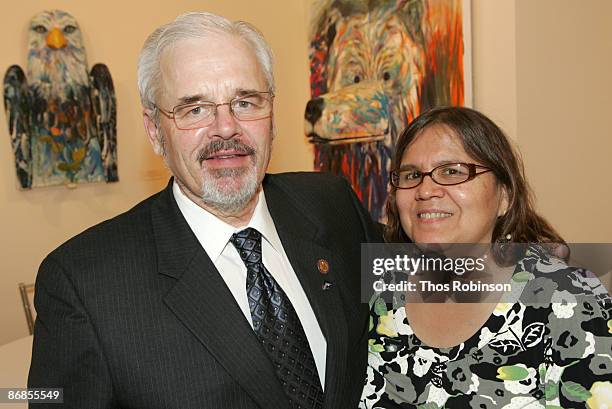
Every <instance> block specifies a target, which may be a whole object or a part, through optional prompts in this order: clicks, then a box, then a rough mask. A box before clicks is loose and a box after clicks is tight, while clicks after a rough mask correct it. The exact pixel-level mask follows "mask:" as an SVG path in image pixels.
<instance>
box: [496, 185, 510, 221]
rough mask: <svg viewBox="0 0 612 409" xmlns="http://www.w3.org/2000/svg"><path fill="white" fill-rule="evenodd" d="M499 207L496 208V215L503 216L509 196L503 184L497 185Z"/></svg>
mask: <svg viewBox="0 0 612 409" xmlns="http://www.w3.org/2000/svg"><path fill="white" fill-rule="evenodd" d="M499 195H500V197H499V207H498V209H497V217H501V216H505V215H506V213H507V212H508V208H509V207H510V198H509V195H508V189H506V187H505V186H501V185H500V186H499Z"/></svg>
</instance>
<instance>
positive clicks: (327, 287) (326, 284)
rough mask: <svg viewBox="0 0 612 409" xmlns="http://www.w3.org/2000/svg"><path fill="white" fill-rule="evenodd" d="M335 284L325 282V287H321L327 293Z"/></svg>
mask: <svg viewBox="0 0 612 409" xmlns="http://www.w3.org/2000/svg"><path fill="white" fill-rule="evenodd" d="M332 286H333V284H332V283H330V282H329V281H324V282H323V285H322V286H321V288H322V289H323V291H327V290H329V289H330V288H332Z"/></svg>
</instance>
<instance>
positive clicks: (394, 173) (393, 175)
mask: <svg viewBox="0 0 612 409" xmlns="http://www.w3.org/2000/svg"><path fill="white" fill-rule="evenodd" d="M452 165H464V166H467V168H468V170H469V174H468V178H467V179H466V180H464V181H462V182H458V183H439V182H438V181H436V179H434V177H433V173H434V172H435V171H436V169H440V168H442V167H445V166H452ZM476 168H483V169H486V170H485V171H484V172H480V173H477V172H476ZM405 170H408V169H402V168H399V169H394V170H392V171H391V175H390V176H391V177H390V178H389V183H391V186H393V188H395V189H402V190H407V189H414V188H416V187H419V186H420V185H421V184H422V183H423V180H425V176H429V177H430V178H431V180H432V182H434V183H435V184H437V185H440V186H456V185H460V184H462V183H466V182H469V181H470V180H472V179H474V178H475V177H476V176H480V175H483V174H485V173H487V172H492V171H493V169H491V168H489V167H487V166H483V165H478V164H476V163H465V162H450V163H444V164H442V165H439V166H436V167H435V168H433V169H432V170H430V171H429V172H421V171H420V170H417V171H418V172H420V173H421V180H420V181H419V183H417V184H416V185H414V186H411V187H399V186H396V184H395V183H394V179H399V172H402V171H405Z"/></svg>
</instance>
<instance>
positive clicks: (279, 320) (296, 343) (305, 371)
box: [230, 228, 323, 409]
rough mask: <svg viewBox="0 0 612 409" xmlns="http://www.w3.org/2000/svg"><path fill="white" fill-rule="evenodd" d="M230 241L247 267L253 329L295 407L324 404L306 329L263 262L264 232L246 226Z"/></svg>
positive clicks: (315, 407) (292, 405)
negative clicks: (262, 239) (262, 240)
mask: <svg viewBox="0 0 612 409" xmlns="http://www.w3.org/2000/svg"><path fill="white" fill-rule="evenodd" d="M230 242H231V243H232V244H233V245H234V247H236V250H238V253H239V254H240V258H241V259H242V261H244V264H245V265H246V267H247V284H246V290H247V297H248V299H249V308H250V310H251V317H252V318H253V330H254V331H255V334H256V335H257V338H259V341H261V343H262V345H263V347H264V349H265V351H266V352H267V354H268V356H269V357H270V359H271V360H272V362H273V363H274V367H275V369H276V374H277V376H278V377H279V379H280V381H281V383H282V384H283V388H284V389H285V393H286V394H287V396H288V397H289V402H290V403H291V407H292V408H294V409H302V408H303V409H306V408H308V409H311V408H312V409H320V408H323V390H322V388H321V382H320V381H319V374H318V372H317V367H316V365H315V362H314V357H313V355H312V351H311V350H310V345H309V344H308V339H307V338H306V333H305V332H304V328H303V327H302V324H301V323H300V319H299V318H298V316H297V313H296V312H295V309H294V308H293V305H292V304H291V301H289V298H288V297H287V295H286V294H285V292H284V291H283V289H282V288H281V287H280V285H278V283H277V282H276V280H274V277H272V275H271V274H270V272H269V271H268V270H267V269H266V267H264V265H263V261H262V258H261V233H259V232H258V231H257V230H255V229H253V228H248V229H244V230H242V231H240V232H238V233H235V234H234V235H232V238H231V239H230Z"/></svg>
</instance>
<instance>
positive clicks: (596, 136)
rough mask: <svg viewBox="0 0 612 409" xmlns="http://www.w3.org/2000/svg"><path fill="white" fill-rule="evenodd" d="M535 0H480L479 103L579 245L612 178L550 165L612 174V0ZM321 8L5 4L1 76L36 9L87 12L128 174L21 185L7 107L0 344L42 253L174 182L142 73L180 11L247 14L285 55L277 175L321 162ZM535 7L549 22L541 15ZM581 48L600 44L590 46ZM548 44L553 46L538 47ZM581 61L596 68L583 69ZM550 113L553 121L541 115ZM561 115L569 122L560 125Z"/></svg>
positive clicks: (271, 1) (279, 55) (87, 29)
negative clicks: (610, 119) (592, 164)
mask: <svg viewBox="0 0 612 409" xmlns="http://www.w3.org/2000/svg"><path fill="white" fill-rule="evenodd" d="M531 3H532V1H531V0H525V1H519V2H518V3H516V4H515V2H514V1H512V0H495V1H493V0H473V4H472V27H473V35H472V40H473V58H474V63H473V77H474V79H473V85H474V106H475V107H476V108H477V109H481V110H483V111H484V112H485V113H486V114H488V115H490V116H491V117H492V118H493V119H494V120H495V121H497V122H498V123H499V124H500V125H501V126H502V127H503V128H504V129H505V130H506V131H507V132H508V134H509V135H510V136H511V137H513V138H514V139H516V140H518V142H519V144H520V145H521V148H522V149H523V150H524V151H527V150H529V152H525V156H526V161H527V169H528V172H529V175H528V176H529V178H530V179H531V180H532V181H533V182H534V186H535V187H536V190H537V193H538V197H539V204H540V209H542V211H543V212H544V214H546V215H547V216H549V217H550V218H551V220H552V221H553V222H554V223H555V224H556V225H557V226H559V227H560V229H561V231H562V233H564V234H567V236H568V238H569V239H572V240H584V241H588V240H599V241H606V240H607V241H612V228H611V225H610V223H611V222H610V221H609V219H608V220H606V219H605V218H604V217H603V215H604V212H605V209H606V207H605V206H606V204H607V203H610V202H611V201H610V199H611V196H610V195H612V192H610V190H611V189H610V186H609V184H608V185H607V186H606V185H605V183H604V182H600V183H599V184H586V183H583V182H580V180H581V179H580V177H579V175H578V172H571V175H568V177H571V178H574V179H573V180H575V182H576V183H573V184H570V185H566V184H561V182H557V180H559V176H558V172H554V173H553V174H550V172H547V171H546V169H549V168H550V167H551V166H552V167H553V168H555V167H556V168H558V163H559V162H558V161H554V162H552V163H548V162H551V161H552V158H553V157H560V156H561V157H564V158H566V159H568V158H570V159H572V162H573V163H578V164H579V169H588V166H589V158H592V157H595V158H597V160H598V161H599V162H601V163H602V164H601V165H599V166H600V167H599V171H598V174H600V175H606V173H605V172H604V167H603V166H604V165H603V163H604V159H605V158H606V152H605V150H607V156H610V155H609V153H610V150H611V143H612V142H610V141H609V140H608V138H607V137H608V136H609V135H610V127H609V126H607V125H606V123H605V118H606V115H605V112H606V111H607V112H611V111H610V109H609V108H611V107H610V99H609V97H608V94H609V93H607V92H606V90H609V89H610V80H608V82H605V83H604V82H603V81H604V78H605V76H604V75H603V74H604V69H605V68H606V67H609V66H610V58H612V53H610V52H609V50H610V44H612V42H610V41H607V40H608V39H610V38H611V36H610V34H611V30H612V28H608V27H607V26H606V25H605V24H604V20H605V16H606V15H607V16H609V15H611V14H610V11H611V10H610V6H611V4H610V3H607V2H606V0H601V1H599V2H596V1H594V0H591V1H590V3H589V4H590V5H592V8H593V10H590V12H587V11H584V10H580V9H579V7H578V6H577V5H574V4H573V3H572V2H570V1H561V0H550V1H541V2H533V3H537V4H534V5H531ZM553 3H554V4H559V6H557V8H561V9H563V13H561V12H560V11H557V14H559V13H561V14H562V16H561V17H560V18H555V17H553V16H550V15H549V11H548V10H549V9H552V4H553ZM309 4H310V1H309V0H290V1H283V0H261V1H258V2H254V1H251V0H232V1H221V0H214V1H213V0H197V1H195V0H194V1H190V0H175V1H172V2H170V1H163V2H162V1H157V2H154V1H142V0H136V1H117V0H109V1H106V2H94V1H83V0H79V1H77V0H75V1H67V0H53V1H51V0H41V1H33V0H24V1H21V2H19V7H13V8H11V9H8V8H5V12H4V13H2V14H1V15H0V38H1V39H2V40H0V41H1V49H2V53H1V54H0V71H2V72H4V70H6V68H8V66H9V65H11V64H20V65H21V66H22V67H25V61H26V48H25V44H26V27H27V22H28V21H29V19H30V18H31V16H32V15H34V14H35V13H36V12H38V11H40V10H43V9H45V8H49V7H54V8H60V9H64V10H66V11H68V12H70V13H72V14H73V15H74V16H75V17H76V18H77V20H78V21H79V23H80V25H81V28H82V30H83V33H84V41H85V45H86V47H87V51H88V60H89V65H90V66H92V65H93V64H94V63H96V62H103V63H105V64H107V65H108V66H109V68H110V70H111V73H112V75H113V79H114V82H115V88H116V94H117V100H118V104H119V109H118V133H119V175H120V179H121V180H120V182H119V183H117V184H112V185H90V186H80V187H78V188H76V189H74V190H68V189H65V188H47V189H41V190H35V191H30V192H23V191H19V190H17V189H16V184H15V176H14V170H13V167H12V166H13V165H12V160H13V159H12V154H11V152H10V144H9V142H8V140H9V139H8V134H7V131H6V119H5V116H4V115H3V114H0V141H1V140H4V142H0V163H3V164H4V165H3V168H2V170H1V171H0V214H1V215H2V218H1V221H2V234H1V237H0V240H1V242H0V248H1V249H2V257H0V273H1V274H0V310H1V311H2V313H0V328H2V331H0V344H3V343H6V342H8V341H10V340H12V339H16V338H19V337H22V336H24V335H26V334H27V328H26V324H25V319H24V318H23V312H22V310H21V307H20V304H19V303H20V302H19V296H18V292H17V283H18V282H19V281H26V282H29V281H33V280H34V278H35V274H36V270H37V268H38V265H39V263H40V261H41V260H42V258H43V257H44V256H45V255H46V254H47V253H48V252H49V251H50V250H52V249H53V248H55V247H56V246H57V245H59V244H60V243H62V242H63V241H65V240H66V239H67V238H69V237H70V236H72V235H74V234H76V233H78V232H80V231H82V230H83V229H85V228H86V227H88V226H90V225H92V224H94V223H96V222H98V221H101V220H103V219H106V218H109V217H111V216H113V215H115V214H117V213H118V212H121V211H124V210H127V209H128V208H130V207H131V206H132V205H134V204H135V203H136V202H138V201H140V200H142V199H144V198H145V197H147V196H148V195H149V194H151V193H153V192H155V191H157V190H159V189H160V188H161V187H162V186H163V185H164V184H165V179H166V173H165V170H164V169H163V166H162V164H161V162H160V161H159V159H158V158H156V157H155V156H154V155H153V154H152V152H151V150H150V148H149V146H148V142H147V141H146V139H145V135H144V131H143V130H142V124H141V116H140V104H139V101H138V96H137V91H136V85H135V84H136V73H135V67H136V59H137V55H138V51H139V49H140V47H141V45H142V42H143V41H144V39H145V37H146V36H147V34H148V33H149V32H151V31H152V29H153V28H154V27H156V26H158V25H160V24H162V23H164V22H167V21H169V20H170V19H172V18H173V17H174V16H176V15H177V14H179V13H181V12H185V11H190V10H208V11H212V12H216V13H220V14H224V15H226V16H227V17H229V18H232V19H239V18H242V19H246V20H249V21H251V22H252V23H254V24H255V25H257V26H258V27H259V28H260V29H261V30H262V31H263V32H264V35H265V36H266V37H267V38H268V40H269V41H270V43H271V44H272V48H273V49H274V52H275V55H276V60H277V67H276V78H277V88H278V95H277V99H276V108H275V115H276V122H277V128H278V136H277V139H276V141H275V153H274V155H273V156H274V158H273V160H272V164H271V170H272V171H273V172H278V171H289V170H310V169H312V151H311V147H310V145H308V144H307V143H306V141H305V138H304V137H303V134H302V115H303V109H304V106H305V103H306V101H307V99H308V95H309V88H308V55H307V38H306V35H307V12H308V10H309ZM580 4H582V3H580ZM574 8H576V10H574ZM531 12H536V16H539V18H535V17H531V16H530V13H531ZM570 18H573V19H574V20H570ZM581 31H582V32H581ZM572 35H574V36H572ZM583 42H584V45H588V48H586V47H585V48H583V47H582V46H581V45H582V43H583ZM538 47H541V48H543V49H545V50H547V52H546V53H541V52H539V51H537V50H538ZM562 47H566V48H562ZM567 47H569V48H570V50H571V51H569V52H568V50H567ZM605 47H608V48H607V50H608V52H604V49H605ZM576 56H578V57H579V58H576ZM563 57H565V58H563ZM561 58H563V60H561ZM603 58H605V60H602V59H603ZM570 59H571V60H575V61H584V63H583V65H581V64H579V63H578V62H576V63H571V62H569V60H570ZM596 64H597V66H595V65H596ZM580 67H582V68H580ZM589 70H592V71H589ZM597 74H599V75H598V76H597ZM583 76H586V77H589V78H583ZM598 77H599V78H598ZM589 81H590V82H589ZM583 83H584V84H585V85H584V86H581V84H583ZM569 96H571V98H570V97H569ZM563 97H565V98H563ZM543 108H546V110H545V115H544V116H543V117H541V118H540V117H539V115H542V112H541V110H542V109H543ZM570 109H571V111H570ZM559 118H563V119H564V120H566V121H567V122H568V123H560V121H559ZM598 118H601V119H598ZM578 124H580V126H578ZM576 136H579V138H576ZM553 138H554V143H552V142H553V140H552V139H553ZM574 141H579V142H582V144H580V143H577V142H574ZM588 141H591V142H590V143H589V142H588ZM604 145H605V147H604ZM531 150H533V152H532V151H531ZM567 150H569V151H571V152H576V153H578V152H579V154H578V155H575V156H576V157H569V155H566V154H565V153H564V152H566V151H567ZM551 151H552V152H554V153H551ZM593 151H596V153H594V152H593ZM587 153H588V154H587ZM564 155H565V156H564ZM578 182H580V183H578ZM587 186H595V187H594V188H591V189H587ZM572 192H577V193H578V195H576V194H573V195H572ZM589 193H590V194H589ZM568 197H571V198H573V199H572V200H567V198H568ZM570 215H573V216H574V218H570V217H569V216H570ZM578 216H579V217H580V218H579V219H578ZM606 223H607V225H606ZM604 225H605V226H607V227H604Z"/></svg>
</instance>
